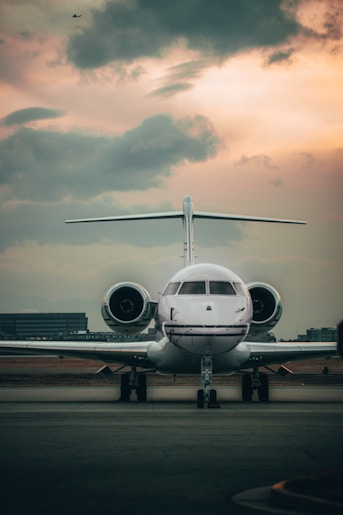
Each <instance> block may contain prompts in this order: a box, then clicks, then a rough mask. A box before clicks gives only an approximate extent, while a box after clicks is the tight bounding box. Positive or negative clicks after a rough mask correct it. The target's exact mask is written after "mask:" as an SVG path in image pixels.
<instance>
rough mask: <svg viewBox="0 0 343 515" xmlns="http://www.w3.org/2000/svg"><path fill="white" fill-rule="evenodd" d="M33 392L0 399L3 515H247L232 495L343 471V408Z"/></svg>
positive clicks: (337, 405) (247, 510) (320, 404)
mask: <svg viewBox="0 0 343 515" xmlns="http://www.w3.org/2000/svg"><path fill="white" fill-rule="evenodd" d="M1 390H6V388H3V389H1ZM34 390H35V389H29V390H28V393H29V392H31V393H30V395H31V398H27V399H26V401H25V402H23V401H20V400H19V399H17V400H13V399H12V400H7V401H6V400H4V397H2V402H0V442H1V459H0V475H1V483H0V484H1V512H2V513H3V514H13V513H14V514H16V513H25V514H27V515H31V514H35V515H37V514H46V513H49V514H51V515H54V514H69V513H70V514H75V515H78V514H90V513H97V514H100V513H102V512H103V513H114V514H120V515H129V514H130V515H131V514H133V513H139V514H143V515H148V514H149V515H155V514H165V515H169V514H173V515H174V514H175V513H180V514H183V515H187V514H198V515H204V514H206V515H208V513H212V514H218V515H221V514H224V513H225V515H227V514H229V513H230V514H242V515H244V514H250V513H256V512H255V511H254V510H252V509H250V508H247V507H243V506H240V505H237V504H235V503H234V502H233V501H232V500H231V498H232V496H233V495H234V494H236V493H237V492H241V491H245V490H248V489H252V488H257V487H263V486H267V485H271V484H274V483H276V482H278V481H281V480H283V479H288V478H293V477H296V476H299V475H303V474H308V473H315V472H319V471H322V470H324V469H329V468H332V467H337V466H341V464H342V463H343V446H342V438H341V435H342V430H343V409H342V408H343V404H342V402H337V401H336V402H326V403H323V402H318V403H316V402H311V403H308V402H287V401H283V402H271V403H267V404H263V403H262V404H260V403H252V404H243V403H240V402H224V403H222V407H221V409H215V410H209V409H204V410H198V409H196V408H195V406H194V403H189V402H178V403H175V402H153V401H151V402H148V403H146V404H137V403H131V404H120V403H116V402H111V401H101V400H100V399H99V398H96V399H94V398H93V399H94V400H95V401H96V402H92V401H91V400H78V401H69V402H68V401H65V400H64V401H61V400H59V397H58V391H61V389H55V394H54V395H52V390H50V394H51V396H50V400H45V401H44V402H42V401H41V400H40V398H39V395H38V397H35V393H34ZM45 390H48V391H49V389H45ZM63 390H64V389H63ZM72 390H73V389H71V398H72V395H73V392H72ZM94 390H96V389H94ZM314 394H315V395H316V393H315V392H314Z"/></svg>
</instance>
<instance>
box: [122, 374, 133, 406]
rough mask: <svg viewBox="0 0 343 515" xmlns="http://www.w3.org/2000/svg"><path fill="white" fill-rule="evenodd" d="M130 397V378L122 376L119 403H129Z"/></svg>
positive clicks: (126, 375) (127, 375) (125, 375)
mask: <svg viewBox="0 0 343 515" xmlns="http://www.w3.org/2000/svg"><path fill="white" fill-rule="evenodd" d="M130 395H131V386H130V376H129V374H123V375H122V376H121V377H120V399H119V401H120V402H129V401H130Z"/></svg>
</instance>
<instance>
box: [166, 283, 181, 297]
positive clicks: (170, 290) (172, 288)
mask: <svg viewBox="0 0 343 515" xmlns="http://www.w3.org/2000/svg"><path fill="white" fill-rule="evenodd" d="M180 284H181V283H169V284H168V286H167V287H166V289H165V290H164V292H163V296H165V295H175V294H176V292H177V290H178V289H179V286H180Z"/></svg>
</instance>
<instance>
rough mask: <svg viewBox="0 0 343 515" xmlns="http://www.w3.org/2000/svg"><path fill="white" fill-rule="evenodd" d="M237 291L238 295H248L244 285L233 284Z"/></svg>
mask: <svg viewBox="0 0 343 515" xmlns="http://www.w3.org/2000/svg"><path fill="white" fill-rule="evenodd" d="M233 285H234V287H235V289H236V292H237V295H247V288H246V287H245V285H244V284H242V283H233Z"/></svg>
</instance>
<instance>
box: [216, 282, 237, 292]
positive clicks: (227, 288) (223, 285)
mask: <svg viewBox="0 0 343 515" xmlns="http://www.w3.org/2000/svg"><path fill="white" fill-rule="evenodd" d="M210 294H212V295H236V292H235V290H234V288H233V286H232V284H231V283H229V282H227V281H210Z"/></svg>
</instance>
